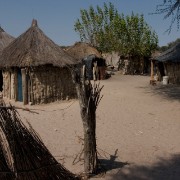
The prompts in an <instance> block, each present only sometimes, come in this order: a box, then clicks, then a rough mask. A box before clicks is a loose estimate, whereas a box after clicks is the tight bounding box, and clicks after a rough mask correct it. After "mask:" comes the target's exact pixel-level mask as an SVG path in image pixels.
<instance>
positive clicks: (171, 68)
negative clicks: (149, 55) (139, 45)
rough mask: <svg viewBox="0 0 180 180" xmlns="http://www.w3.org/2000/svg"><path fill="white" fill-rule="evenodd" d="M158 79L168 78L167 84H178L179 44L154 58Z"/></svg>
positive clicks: (179, 77) (179, 76)
mask: <svg viewBox="0 0 180 180" xmlns="http://www.w3.org/2000/svg"><path fill="white" fill-rule="evenodd" d="M154 60H155V64H157V68H158V75H159V79H160V80H162V77H163V76H168V79H169V83H175V84H180V43H178V44H177V45H175V46H174V47H172V48H170V49H168V50H167V51H165V52H163V53H162V54H160V55H159V56H157V57H155V58H154Z"/></svg>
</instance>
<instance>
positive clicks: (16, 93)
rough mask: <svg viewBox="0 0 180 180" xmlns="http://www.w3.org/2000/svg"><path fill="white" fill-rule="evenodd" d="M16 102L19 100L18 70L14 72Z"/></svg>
mask: <svg viewBox="0 0 180 180" xmlns="http://www.w3.org/2000/svg"><path fill="white" fill-rule="evenodd" d="M14 100H15V101H17V100H18V73H17V69H15V70H14Z"/></svg>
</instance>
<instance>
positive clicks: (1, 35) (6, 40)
mask: <svg viewBox="0 0 180 180" xmlns="http://www.w3.org/2000/svg"><path fill="white" fill-rule="evenodd" d="M14 39H15V38H14V37H13V36H11V35H9V34H8V33H6V32H5V31H4V30H3V29H2V28H1V27H0V54H1V53H2V50H3V49H4V48H5V47H6V46H8V45H9V44H10V43H11V42H12V41H13V40H14ZM2 86H3V76H2V71H1V70H0V91H2Z"/></svg>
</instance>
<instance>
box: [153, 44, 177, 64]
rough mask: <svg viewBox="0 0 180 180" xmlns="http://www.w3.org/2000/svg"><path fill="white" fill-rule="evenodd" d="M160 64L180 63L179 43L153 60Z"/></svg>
mask: <svg viewBox="0 0 180 180" xmlns="http://www.w3.org/2000/svg"><path fill="white" fill-rule="evenodd" d="M154 59H155V60H157V61H160V62H166V61H171V62H180V43H179V44H177V45H175V46H174V47H172V48H170V49H168V50H167V51H165V52H163V53H162V54H161V55H159V56H157V57H155V58H154Z"/></svg>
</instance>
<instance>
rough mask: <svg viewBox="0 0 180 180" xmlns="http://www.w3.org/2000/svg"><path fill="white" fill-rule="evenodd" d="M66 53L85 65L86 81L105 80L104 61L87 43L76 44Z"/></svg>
mask: <svg viewBox="0 0 180 180" xmlns="http://www.w3.org/2000/svg"><path fill="white" fill-rule="evenodd" d="M66 51H67V53H68V54H70V55H71V56H72V57H74V58H75V59H76V60H77V62H81V63H83V64H84V65H85V67H86V78H87V79H94V80H97V79H99V80H100V79H104V78H105V74H106V73H105V68H106V63H105V59H103V58H102V56H101V54H100V52H99V51H98V50H97V49H96V48H94V47H93V46H91V45H90V44H88V43H84V42H77V43H75V44H74V45H73V46H71V47H69V48H68V49H67V50H66Z"/></svg>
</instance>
